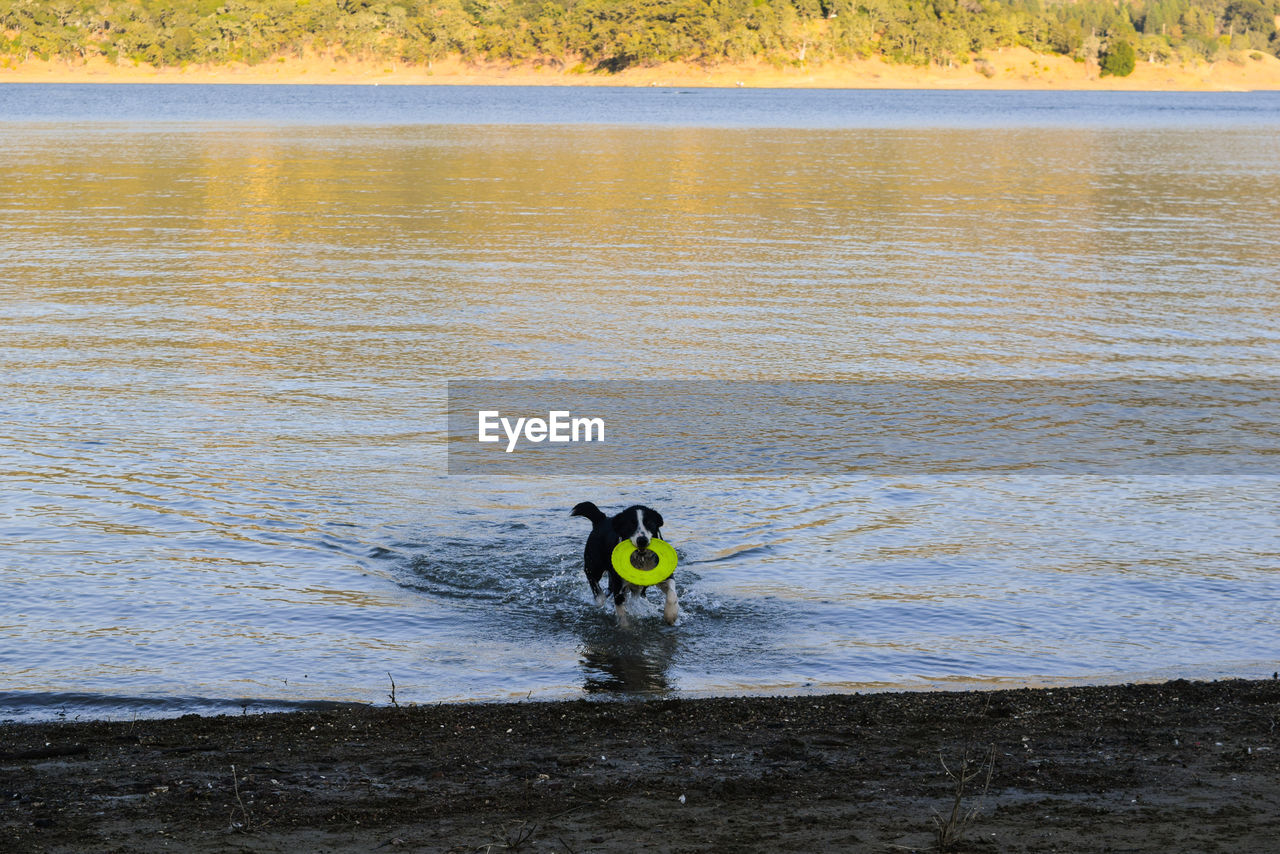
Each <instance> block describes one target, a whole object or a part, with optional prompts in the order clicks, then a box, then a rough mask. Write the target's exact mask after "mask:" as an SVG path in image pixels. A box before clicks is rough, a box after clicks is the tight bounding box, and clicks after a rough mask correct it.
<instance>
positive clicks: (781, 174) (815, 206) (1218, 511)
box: [0, 85, 1280, 719]
mask: <svg viewBox="0 0 1280 854" xmlns="http://www.w3.org/2000/svg"><path fill="white" fill-rule="evenodd" d="M0 164H3V169H0V226H2V227H0V297H2V300H0V430H2V431H3V435H4V440H3V442H0V490H2V491H0V535H2V536H3V540H4V543H3V549H2V550H0V583H2V584H3V598H0V674H2V680H3V681H2V682H0V717H8V718H22V719H30V718H37V719H38V718H49V717H55V716H68V717H74V716H127V715H132V714H172V713H180V712H184V711H191V710H195V711H227V710H232V711H236V712H238V711H239V710H240V708H241V707H242V706H244V707H246V708H249V709H251V710H253V709H266V708H281V707H285V708H287V707H293V706H296V705H298V704H304V703H310V702H332V701H339V702H341V701H354V702H374V703H385V702H388V699H389V698H388V694H389V693H390V692H391V684H390V683H391V679H394V681H395V690H396V699H397V701H398V702H400V703H405V702H433V701H442V700H476V699H498V700H504V699H523V698H526V697H534V698H555V697H578V696H583V695H604V696H617V695H627V696H631V695H646V696H647V695H652V694H661V693H678V694H682V695H705V694H725V693H752V692H771V693H779V692H783V693H799V692H809V691H861V690H872V689H878V688H889V687H894V688H917V687H937V686H969V685H1027V684H1031V685H1038V684H1051V683H1065V682H1075V681H1115V680H1127V679H1134V678H1157V677H1163V676H1174V675H1179V676H1200V677H1212V676H1219V675H1241V676H1262V675H1269V674H1270V673H1271V672H1272V671H1273V670H1274V669H1275V668H1276V667H1277V657H1276V642H1277V638H1278V637H1280V632H1278V629H1280V617H1278V616H1277V614H1278V611H1277V607H1276V606H1277V600H1278V599H1280V535H1278V534H1277V524H1276V521H1277V520H1276V512H1277V511H1276V508H1277V506H1278V499H1280V482H1278V481H1277V478H1276V477H1275V476H1274V468H1272V469H1271V470H1270V471H1269V472H1266V471H1263V472H1260V473H1259V474H1256V475H1253V474H1249V473H1247V472H1246V473H1243V474H1242V473H1240V472H1239V471H1234V470H1233V473H1232V474H1230V475H1217V474H1213V473H1212V472H1210V473H1207V474H1205V473H1198V474H1194V475H1180V474H1176V473H1174V472H1173V471H1172V470H1170V471H1163V470H1161V469H1160V468H1159V467H1158V466H1156V467H1151V468H1148V469H1144V470H1142V471H1141V472H1139V473H1132V472H1115V473H1108V472H1106V471H1103V472H1100V473H1098V472H1095V473H1091V474H1067V475H1063V474H1044V473H1041V472H1039V471H1027V472H1019V471H998V472H975V471H972V470H968V469H965V468H963V467H956V468H955V469H954V470H951V471H945V470H944V471H942V472H923V473H922V472H919V471H914V470H897V469H895V468H894V467H893V466H882V467H879V468H875V469H872V470H869V471H867V472H865V473H859V472H850V471H847V470H832V471H825V470H823V469H822V468H821V467H810V468H809V469H805V470H801V471H790V470H788V471H778V472H776V473H770V472H769V471H768V470H767V469H766V470H765V471H763V472H761V471H753V472H752V473H751V474H750V475H749V476H748V475H742V476H735V475H734V474H733V473H727V474H726V473H725V472H723V471H720V472H713V471H711V470H710V469H708V470H702V469H700V468H698V467H697V466H696V465H691V466H689V467H688V468H687V469H679V470H674V471H673V470H669V469H663V470H661V471H660V472H655V471H646V470H629V469H628V467H627V466H625V465H619V470H618V471H616V472H613V473H606V474H589V473H585V472H576V471H573V470H568V471H564V470H561V471H557V472H553V473H546V474H538V473H523V474H521V473H514V474H507V475H503V476H496V475H484V474H453V475H450V474H448V473H447V471H448V469H447V466H446V453H445V447H446V442H445V438H446V421H445V407H446V388H447V383H448V382H449V381H451V380H473V381H474V380H492V379H508V380H529V381H532V380H539V381H542V380H561V381H566V382H573V381H586V380H592V381H597V380H619V379H626V380H634V381H635V382H636V383H637V384H638V385H640V384H643V383H645V382H652V381H657V380H663V381H667V380H673V379H675V380H697V381H735V382H737V381H769V382H786V383H804V382H811V381H818V380H821V381H828V382H835V383H850V384H856V383H863V382H872V381H874V382H908V381H910V382H919V381H930V382H932V381H939V382H953V381H969V380H984V381H986V380H992V381H1003V380H1010V381H1015V380H1016V381H1019V382H1045V383H1057V382H1063V381H1078V380H1088V381H1095V380H1097V381H1113V380H1114V381H1121V382H1130V381H1140V380H1160V381H1164V380H1179V381H1182V380H1185V381H1189V382H1196V381H1202V380H1226V381H1236V380H1241V381H1250V382H1262V383H1264V384H1265V383H1270V382H1273V381H1277V380H1280V252H1277V246H1280V94H1275V93H1272V94H1141V93H1138V94H1134V93H1106V94H1084V93H1056V94H1055V93H1016V92H1015V93H940V92H934V93H905V92H874V93H872V92H769V91H752V90H736V91H711V90H683V91H681V90H662V89H652V90H621V89H587V90H575V89H518V88H469V87H404V88H400V87H332V88H330V87H283V86H282V87H252V86H243V87H242V86H223V87H201V86H157V87H147V86H48V85H33V86H13V85H9V86H0ZM751 406H752V401H751V400H750V399H745V400H741V401H740V407H741V411H742V412H747V411H749V410H750V408H751ZM725 417H726V418H733V417H735V416H734V411H728V412H726V414H725ZM664 435H665V434H664V433H663V431H662V430H661V429H656V430H654V437H653V440H652V441H653V444H654V447H655V449H656V450H657V451H659V452H660V451H662V450H663V443H664V442H667V443H668V448H669V449H670V450H671V451H672V452H673V454H674V453H675V452H676V451H678V450H680V448H679V447H678V443H679V441H680V440H679V438H678V437H673V436H669V437H667V438H664ZM582 500H593V501H595V502H597V503H598V504H600V505H601V506H603V507H606V508H608V509H620V508H621V507H623V506H625V505H627V504H629V503H633V502H644V503H648V504H651V505H653V506H655V507H658V508H659V509H660V510H661V511H662V512H663V514H664V516H665V517H666V519H667V526H666V528H665V529H664V533H665V535H666V536H667V538H668V539H669V540H670V541H671V542H672V543H673V544H674V545H676V546H677V548H678V549H679V551H680V554H681V559H682V563H681V567H680V569H679V571H678V573H677V580H678V584H679V587H680V590H681V600H682V606H683V609H684V612H683V615H682V617H681V620H680V622H679V623H678V624H677V625H676V626H674V627H667V626H665V625H664V624H663V623H662V619H661V607H660V604H659V602H658V600H657V598H656V596H655V597H654V599H653V600H652V601H651V602H645V603H637V604H636V605H635V606H634V608H633V610H634V614H635V619H634V620H633V623H634V626H633V628H632V629H631V630H630V631H626V632H622V631H619V630H618V629H617V628H616V627H615V626H614V624H613V619H612V616H611V614H610V613H609V612H608V611H607V610H606V609H601V608H597V607H596V606H595V605H594V604H593V603H592V602H591V600H590V598H589V596H588V590H587V585H586V583H585V581H584V579H583V577H582V574H581V547H582V542H583V540H584V539H585V536H586V533H587V530H586V528H587V525H586V523H585V522H584V521H583V520H582V519H575V518H570V517H569V516H568V511H569V509H570V508H571V507H572V506H573V505H574V504H575V503H577V502H579V501H582Z"/></svg>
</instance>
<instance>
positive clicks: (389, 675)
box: [387, 670, 400, 709]
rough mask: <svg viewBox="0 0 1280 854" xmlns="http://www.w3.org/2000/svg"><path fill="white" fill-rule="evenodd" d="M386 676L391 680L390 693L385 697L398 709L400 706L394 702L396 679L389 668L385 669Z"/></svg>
mask: <svg viewBox="0 0 1280 854" xmlns="http://www.w3.org/2000/svg"><path fill="white" fill-rule="evenodd" d="M387 678H388V679H390V680H391V693H390V694H388V695H387V697H388V698H389V699H390V700H391V705H393V706H395V707H396V708H397V709H398V708H400V704H399V703H397V702H396V680H395V677H394V676H392V675H391V671H390V670H388V671H387Z"/></svg>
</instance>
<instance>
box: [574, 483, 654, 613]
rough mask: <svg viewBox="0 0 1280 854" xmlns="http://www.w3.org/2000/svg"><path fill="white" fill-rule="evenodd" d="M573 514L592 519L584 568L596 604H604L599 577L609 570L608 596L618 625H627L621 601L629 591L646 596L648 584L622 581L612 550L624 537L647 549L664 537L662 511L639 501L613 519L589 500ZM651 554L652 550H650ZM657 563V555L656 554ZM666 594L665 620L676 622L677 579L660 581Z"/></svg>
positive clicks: (584, 553) (583, 558)
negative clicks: (639, 585)
mask: <svg viewBox="0 0 1280 854" xmlns="http://www.w3.org/2000/svg"><path fill="white" fill-rule="evenodd" d="M570 515H571V516H585V517H586V518H588V519H590V520H591V534H590V535H589V536H588V537H587V547H586V548H585V549H584V550H583V552H582V562H583V568H584V569H585V570H586V573H587V581H588V582H589V583H590V584H591V592H592V593H593V594H595V597H596V603H597V604H604V596H605V594H604V591H603V590H601V589H600V579H601V578H602V577H604V574H605V573H606V572H607V573H609V595H611V596H612V597H613V610H614V613H615V614H617V616H618V623H619V625H626V623H627V615H626V612H625V611H624V610H623V608H622V604H623V603H624V602H626V601H627V594H628V593H634V594H636V595H641V596H642V595H644V592H645V591H646V590H648V589H649V588H647V587H637V586H636V585H634V584H630V583H628V582H626V581H623V580H622V577H621V576H620V575H618V573H616V572H614V571H613V559H612V557H613V549H614V546H616V545H618V543H620V542H622V541H623V540H630V541H631V542H633V543H635V546H636V549H638V550H639V551H644V550H645V549H646V548H647V547H648V545H649V541H650V540H660V539H662V531H661V529H662V514H661V513H659V512H658V511H657V510H653V509H651V508H649V507H644V506H641V505H639V504H636V505H633V506H631V507H628V508H627V509H626V510H623V511H622V512H621V513H619V514H618V515H617V516H614V517H613V518H612V519H611V518H609V517H608V516H606V515H604V512H603V511H601V510H600V508H599V507H597V506H595V505H594V504H592V503H591V502H590V501H584V502H582V503H581V504H579V505H578V506H577V507H574V508H573V512H572V513H571V514H570ZM651 554H652V552H651ZM654 558H655V563H656V558H657V555H654ZM657 587H658V589H659V590H661V591H662V592H663V593H664V594H665V595H666V597H667V602H666V605H665V606H664V607H663V609H662V616H663V619H665V620H666V621H667V623H668V624H669V625H670V624H674V623H675V621H676V617H678V616H679V615H680V604H679V602H678V600H677V599H676V582H675V579H674V578H667V579H666V580H664V581H660V582H658V584H657Z"/></svg>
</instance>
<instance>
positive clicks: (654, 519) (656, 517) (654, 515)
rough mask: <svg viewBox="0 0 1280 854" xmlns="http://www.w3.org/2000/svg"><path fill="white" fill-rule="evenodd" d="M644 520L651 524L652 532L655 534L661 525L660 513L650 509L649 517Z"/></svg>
mask: <svg viewBox="0 0 1280 854" xmlns="http://www.w3.org/2000/svg"><path fill="white" fill-rule="evenodd" d="M646 521H647V522H648V523H649V524H650V525H652V526H653V532H654V533H655V534H656V533H658V529H659V528H661V527H662V514H661V513H659V512H658V511H657V510H650V511H649V518H648V519H647V520H646Z"/></svg>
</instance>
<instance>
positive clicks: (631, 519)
mask: <svg viewBox="0 0 1280 854" xmlns="http://www.w3.org/2000/svg"><path fill="white" fill-rule="evenodd" d="M609 524H610V525H612V526H613V532H614V533H615V534H617V535H618V536H619V537H620V538H621V539H624V540H626V539H629V538H630V537H631V535H632V534H634V533H635V532H636V514H635V513H634V512H631V513H628V512H627V511H625V510H624V511H622V512H621V513H619V514H618V515H617V516H614V517H613V518H612V519H610V520H609Z"/></svg>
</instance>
